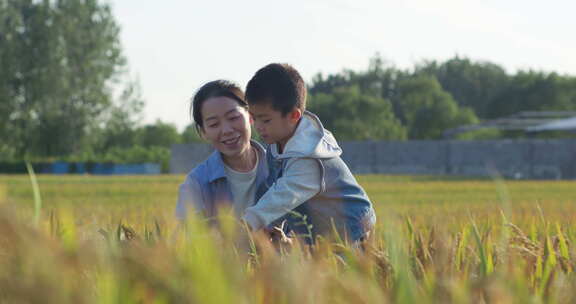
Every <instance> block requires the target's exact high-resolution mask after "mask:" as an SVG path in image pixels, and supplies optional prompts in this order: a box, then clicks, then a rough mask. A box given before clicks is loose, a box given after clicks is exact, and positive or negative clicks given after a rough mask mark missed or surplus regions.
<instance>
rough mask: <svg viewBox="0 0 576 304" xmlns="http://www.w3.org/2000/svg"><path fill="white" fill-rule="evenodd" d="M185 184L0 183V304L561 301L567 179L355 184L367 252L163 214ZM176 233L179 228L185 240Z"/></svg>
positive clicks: (124, 180)
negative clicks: (362, 196)
mask: <svg viewBox="0 0 576 304" xmlns="http://www.w3.org/2000/svg"><path fill="white" fill-rule="evenodd" d="M183 179H184V177H183V176H173V175H164V176H127V177H94V176H38V184H39V190H40V193H41V198H42V206H41V209H39V212H40V213H39V215H38V218H35V208H34V204H35V201H34V195H33V191H32V187H31V183H30V178H29V177H28V176H1V175H0V302H35V301H38V302H44V303H46V302H54V303H67V302H74V303H81V302H83V303H92V302H98V303H132V302H133V303H163V302H166V303H172V302H201V303H228V302H232V301H234V302H240V303H293V302H302V303H375V302H378V303H380V302H398V303H414V302H418V303H420V302H430V303H433V302H442V303H446V302H455V303H498V302H501V303H509V302H514V303H542V302H546V303H556V302H558V303H570V302H572V301H573V300H575V299H576V291H575V289H574V286H575V283H576V280H575V277H574V272H573V269H574V266H575V265H574V262H575V261H576V256H575V254H576V251H575V250H574V247H573V245H572V244H574V242H575V241H576V225H575V224H574V223H575V222H576V221H575V220H576V218H575V217H576V212H575V211H576V182H572V181H498V180H472V179H466V180H461V179H454V178H444V179H442V178H437V177H410V176H382V175H370V176H359V177H358V179H359V181H360V183H361V184H362V185H363V186H364V187H365V189H366V191H367V192H368V194H369V196H370V197H371V199H372V200H373V202H374V205H375V209H376V211H377V214H378V226H377V228H376V231H375V233H374V235H373V238H372V240H371V241H370V242H369V243H368V244H366V250H364V251H362V250H358V249H355V248H351V247H350V246H347V245H346V244H340V243H338V242H320V243H319V245H318V246H317V247H315V248H312V249H310V248H305V247H301V246H299V245H298V244H296V245H294V246H285V245H281V246H280V247H281V248H280V247H278V248H277V247H274V246H273V245H271V244H270V243H269V242H267V241H266V240H263V239H262V236H261V235H249V234H246V233H243V232H240V233H239V232H238V231H243V229H242V227H237V226H235V225H237V224H236V223H235V221H234V220H233V219H232V218H231V217H229V216H223V218H222V225H221V229H220V232H218V233H217V232H215V231H212V230H210V229H208V228H206V227H205V225H204V223H203V221H201V220H192V221H190V223H189V224H188V226H187V227H186V228H182V227H180V228H179V227H178V223H177V222H176V221H175V220H174V217H173V212H174V206H175V201H176V196H177V191H176V190H177V187H178V184H179V183H180V182H181V181H182V180H183ZM184 231H186V232H184Z"/></svg>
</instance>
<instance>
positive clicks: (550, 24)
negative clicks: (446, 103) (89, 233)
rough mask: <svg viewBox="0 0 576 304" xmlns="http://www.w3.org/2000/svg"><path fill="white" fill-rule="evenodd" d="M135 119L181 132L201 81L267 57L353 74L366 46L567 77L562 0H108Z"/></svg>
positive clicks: (572, 68)
mask: <svg viewBox="0 0 576 304" xmlns="http://www.w3.org/2000/svg"><path fill="white" fill-rule="evenodd" d="M110 2H111V3H112V7H113V13H114V15H115V16H116V19H117V21H118V22H119V23H120V26H121V28H122V33H121V40H122V44H123V49H124V51H125V55H126V57H127V58H128V62H129V67H130V71H131V73H132V74H133V75H134V76H135V77H137V78H138V79H139V81H140V85H141V92H142V95H143V97H144V99H145V101H146V109H145V120H144V122H145V123H148V122H154V121H155V120H156V119H161V120H162V121H165V122H172V123H174V124H176V125H177V126H178V127H179V129H183V128H184V126H185V125H187V124H188V123H189V122H190V116H189V113H188V106H189V104H188V103H189V99H190V97H191V96H192V95H193V94H194V92H195V90H196V89H197V88H198V87H199V86H201V85H202V84H203V83H205V82H207V81H210V80H214V79H220V78H224V79H229V80H233V81H235V82H237V83H238V84H240V85H241V86H242V87H245V85H246V83H247V82H248V80H249V79H250V77H252V75H253V74H254V73H255V72H256V71H257V70H258V69H259V68H260V67H262V66H264V65H266V64H268V63H271V62H286V63H290V64H292V65H294V66H295V67H296V68H297V69H298V70H299V71H300V73H301V74H302V76H303V77H304V79H305V80H306V81H309V80H311V78H312V77H313V76H314V75H315V74H316V73H318V72H322V73H324V74H326V73H335V72H339V71H341V70H343V69H345V68H348V69H353V70H360V69H365V68H366V67H367V65H368V61H369V59H370V58H371V57H372V56H373V55H374V54H376V53H380V54H381V56H382V57H383V58H384V59H386V60H388V61H390V62H392V63H394V64H395V65H396V66H398V67H401V68H408V67H412V66H413V65H414V64H415V63H418V62H420V61H422V60H424V59H436V60H446V59H448V58H451V57H453V56H454V55H456V54H458V55H461V56H466V57H468V58H470V59H473V60H488V61H491V62H494V63H496V64H499V65H501V66H503V67H504V68H506V69H507V71H508V72H515V71H516V70H518V69H528V68H533V69H537V70H544V71H556V72H559V73H561V74H571V75H576V17H575V15H574V14H575V13H576V1H573V0H549V1H541V0H540V1H533V0H505V1H502V0H482V1H479V0H408V1H402V0H395V1H390V0H388V1H387V0H374V1H372V0H369V1H368V0H308V1H306V0H291V1H264V0H255V1H253V0H243V1H228V0H220V1H209V0H204V1H186V0H180V1H178V0H164V1H152V0H110Z"/></svg>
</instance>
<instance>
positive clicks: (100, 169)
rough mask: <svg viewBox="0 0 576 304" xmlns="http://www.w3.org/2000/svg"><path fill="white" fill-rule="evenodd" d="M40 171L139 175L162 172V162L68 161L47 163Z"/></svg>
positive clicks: (47, 172) (48, 172) (46, 172)
mask: <svg viewBox="0 0 576 304" xmlns="http://www.w3.org/2000/svg"><path fill="white" fill-rule="evenodd" d="M39 172H40V173H44V174H94V175H139V174H160V173H161V168H160V164H156V163H143V164H114V163H88V164H86V163H68V162H54V163H49V164H45V165H43V166H42V169H41V170H39Z"/></svg>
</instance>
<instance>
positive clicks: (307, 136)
mask: <svg viewBox="0 0 576 304" xmlns="http://www.w3.org/2000/svg"><path fill="white" fill-rule="evenodd" d="M270 146H271V151H272V156H274V158H277V159H284V158H293V157H300V158H302V157H307V158H333V157H337V156H340V154H342V149H340V147H339V146H338V143H337V142H336V139H335V138H334V136H333V135H332V133H331V132H330V131H328V130H326V129H324V127H323V126H322V123H321V122H320V119H318V117H317V116H316V115H314V114H312V113H311V112H308V111H305V112H304V114H303V115H302V118H301V119H300V122H299V123H298V126H297V127H296V131H294V135H292V138H290V140H288V142H287V143H286V147H284V152H283V153H282V154H278V146H277V144H272V145H270Z"/></svg>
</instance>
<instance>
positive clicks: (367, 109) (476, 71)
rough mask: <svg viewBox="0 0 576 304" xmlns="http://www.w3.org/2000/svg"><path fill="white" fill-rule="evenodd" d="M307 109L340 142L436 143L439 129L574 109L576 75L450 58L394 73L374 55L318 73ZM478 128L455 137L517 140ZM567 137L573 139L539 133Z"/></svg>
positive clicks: (310, 89)
mask: <svg viewBox="0 0 576 304" xmlns="http://www.w3.org/2000/svg"><path fill="white" fill-rule="evenodd" d="M309 92H310V96H309V101H308V102H309V109H310V110H311V111H313V112H316V113H318V114H319V116H320V118H321V120H322V121H323V122H324V123H325V127H326V128H327V129H330V130H332V131H333V132H334V134H335V135H336V137H337V138H339V139H341V140H365V139H374V140H376V139H381V140H405V139H441V138H442V133H443V131H444V130H446V129H450V128H454V127H457V126H462V125H470V124H476V123H478V122H480V121H484V120H489V119H494V118H498V117H504V116H509V115H512V114H515V113H518V112H523V111H575V110H576V77H574V76H570V75H559V74H557V73H554V72H550V73H547V72H543V71H535V70H521V71H518V72H516V73H514V74H509V73H507V72H506V71H505V69H504V68H503V67H501V66H499V65H497V64H495V63H491V62H486V61H474V60H471V59H469V58H465V57H460V56H454V57H453V58H451V59H448V60H446V61H443V62H439V61H435V60H431V61H423V62H422V63H419V64H417V65H416V66H415V67H414V68H412V69H399V68H396V67H395V66H394V65H393V64H390V63H388V62H386V61H384V60H383V59H382V58H381V57H380V56H379V55H376V56H374V57H373V58H372V59H371V60H370V62H369V64H368V68H367V69H366V70H363V71H352V70H344V71H342V72H339V73H334V74H329V75H323V74H317V75H315V76H314V78H313V79H312V82H311V84H310V86H309ZM522 136H525V135H524V134H522V133H519V132H506V131H498V130H479V131H474V132H470V133H465V134H462V135H460V139H488V138H503V137H522ZM543 136H546V137H550V136H568V137H570V136H571V137H574V135H573V134H561V133H560V134H544V135H543Z"/></svg>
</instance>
